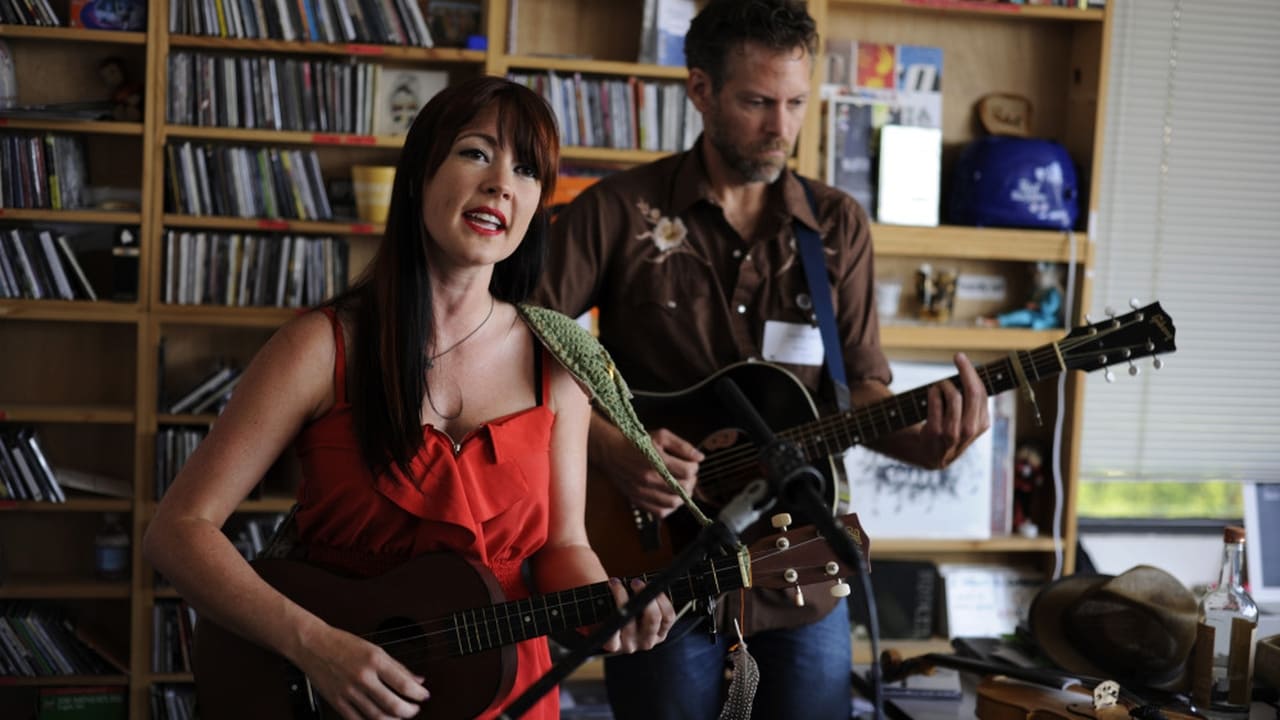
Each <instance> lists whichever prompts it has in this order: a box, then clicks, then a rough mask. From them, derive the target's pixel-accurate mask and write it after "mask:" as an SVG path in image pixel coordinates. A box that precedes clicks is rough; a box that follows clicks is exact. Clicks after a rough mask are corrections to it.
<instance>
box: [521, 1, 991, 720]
mask: <svg viewBox="0 0 1280 720" xmlns="http://www.w3.org/2000/svg"><path fill="white" fill-rule="evenodd" d="M816 48H817V35H816V31H815V27H814V22H813V19H812V18H811V17H810V16H809V15H808V13H807V12H806V10H805V8H804V4H803V3H802V2H798V1H794V0H747V1H743V0H724V1H720V0H713V1H712V2H711V3H709V4H708V5H707V7H706V8H705V9H704V10H702V11H701V12H700V13H699V14H698V16H697V17H696V18H695V19H694V21H693V23H692V25H691V27H690V30H689V34H688V35H687V36H686V45H685V54H686V58H687V63H688V66H689V77H688V80H687V85H686V89H687V93H688V96H689V98H690V100H691V101H692V103H693V105H694V106H695V107H696V108H697V109H698V111H699V112H700V113H701V115H702V119H703V127H704V131H703V134H702V136H701V137H700V138H699V139H698V140H697V142H696V143H695V144H694V146H693V147H692V149H690V150H688V151H687V152H684V153H678V154H675V155H672V156H669V157H666V158H663V159H661V160H658V161H655V162H652V163H649V164H647V165H643V166H640V167H636V168H632V169H630V170H627V171H625V172H620V173H617V174H615V175H612V176H610V177H607V178H605V179H603V180H601V181H600V182H598V183H596V184H595V185H593V186H592V187H591V188H589V189H587V190H586V191H584V193H583V194H581V195H579V196H578V198H577V199H576V200H575V201H574V202H573V203H572V204H571V205H569V206H568V207H567V208H566V209H564V210H563V211H562V212H561V213H560V215H559V216H558V217H557V219H556V221H555V223H554V225H553V229H552V235H553V238H552V242H550V243H549V251H550V260H549V265H548V272H546V273H545V274H544V275H543V280H542V285H541V287H540V289H539V292H538V293H537V294H536V295H535V300H541V301H543V302H545V303H546V304H547V305H549V306H550V307H552V308H555V309H557V310H560V311H562V312H565V313H567V314H570V315H575V314H580V313H582V312H584V311H586V310H588V309H589V308H592V307H596V308H598V310H599V335H600V340H601V341H602V343H603V344H604V345H605V347H606V348H607V349H608V350H609V352H610V353H611V354H612V356H613V358H614V359H615V360H616V362H617V363H618V369H619V370H620V371H621V372H622V374H623V376H624V377H626V378H627V381H628V382H629V383H630V385H631V386H632V387H633V388H637V389H642V390H647V391H656V392H672V391H676V390H681V389H683V388H689V387H692V386H695V385H696V384H698V383H699V382H700V381H702V380H704V379H706V378H708V377H709V376H711V375H712V374H714V373H716V372H717V371H719V370H722V369H723V368H726V367H728V366H731V365H733V364H735V363H739V362H743V361H748V360H760V359H764V360H769V361H771V362H773V363H776V364H778V365H780V366H782V367H784V368H785V369H786V370H788V371H790V372H791V373H792V374H793V375H794V376H795V377H796V378H798V379H799V381H800V382H802V383H803V385H804V386H805V388H807V390H808V392H809V393H812V394H813V395H814V396H815V397H817V398H818V399H819V402H820V404H822V405H823V406H824V412H828V411H830V410H831V409H832V406H833V400H834V391H833V389H832V382H831V381H830V379H829V377H828V376H827V374H826V373H825V371H824V367H823V345H822V341H821V339H820V335H819V329H818V327H817V325H816V324H815V320H814V313H813V309H814V303H813V301H812V297H811V295H810V290H809V287H808V285H807V284H806V279H805V274H804V271H803V268H802V263H801V259H800V257H799V255H798V252H797V243H796V235H795V231H794V224H795V223H799V224H801V225H803V226H807V227H808V228H811V229H812V230H813V231H816V232H817V233H818V235H819V237H820V238H821V243H822V249H823V254H824V256H825V265H826V268H825V269H826V276H827V280H828V282H829V283H830V291H831V295H832V299H833V301H834V304H835V325H836V331H837V335H838V337H839V342H840V345H841V347H840V355H841V357H842V358H843V364H844V372H845V375H846V376H847V377H848V379H849V390H850V396H851V399H852V404H853V406H854V407H857V406H859V405H864V404H867V403H870V402H873V401H875V400H879V399H882V398H886V397H889V396H890V395H891V393H890V392H889V390H888V383H889V381H890V373H889V367H888V362H887V361H886V359H885V356H884V354H883V352H882V351H881V348H880V342H879V326H878V323H877V319H876V311H875V300H874V278H875V272H874V268H873V253H872V246H871V238H870V221H869V219H868V217H867V213H866V211H865V210H864V209H863V208H862V207H860V206H859V205H858V204H857V203H856V202H855V201H854V200H853V199H852V198H850V197H849V196H848V195H846V194H844V193H842V192H840V191H839V190H836V189H834V188H831V187H829V186H827V185H824V184H822V183H819V182H816V181H813V180H801V179H800V178H799V177H798V176H797V175H796V174H795V173H793V172H792V171H791V170H790V169H788V167H787V159H788V158H789V157H791V155H792V151H793V149H794V146H795V141H796V136H797V134H798V133H799V131H800V127H801V125H802V122H803V118H804V115H805V113H806V107H807V105H808V103H809V101H810V98H811V87H810V77H811V75H812V69H813V58H814V53H815V50H816ZM805 184H807V185H808V188H809V190H811V191H812V203H811V202H810V201H809V199H808V198H807V195H806V193H807V190H806V187H805ZM955 363H956V367H957V369H958V370H959V377H960V381H961V382H960V383H959V386H958V387H957V386H956V385H953V384H951V383H939V384H938V385H936V386H934V387H933V388H932V389H930V391H929V393H928V410H927V414H926V416H925V417H926V420H925V421H924V422H923V423H920V424H918V425H915V426H912V427H909V428H906V429H904V430H901V431H900V432H896V433H894V434H892V435H889V436H887V437H884V438H882V439H881V440H880V441H878V442H876V443H874V444H873V448H874V449H876V450H878V451H881V452H884V453H886V454H889V455H892V456H894V457H896V458H899V459H902V460H905V461H908V462H911V463H914V464H917V465H920V466H922V467H927V468H940V467H944V466H946V465H947V464H949V463H951V462H952V461H953V460H955V458H956V457H957V456H958V455H959V454H960V453H961V452H963V451H964V449H965V448H966V447H968V445H969V444H970V443H971V442H972V441H973V440H974V438H976V437H977V436H978V435H980V434H981V433H982V432H984V431H985V430H986V429H987V428H988V426H989V424H990V420H989V418H988V414H987V400H986V398H987V393H986V392H985V391H984V389H983V387H982V384H981V381H980V380H979V377H978V375H977V374H976V372H975V371H974V368H973V366H972V365H971V364H970V362H969V360H968V359H967V358H966V357H965V356H964V355H962V354H958V355H956V357H955ZM642 419H643V420H644V421H645V424H646V426H648V427H649V428H650V429H651V434H652V437H653V440H654V443H655V444H656V445H657V447H658V448H659V450H660V452H661V453H662V455H663V458H664V460H665V461H666V464H667V467H668V468H669V469H670V470H671V473H672V474H673V475H674V476H675V477H676V478H677V479H678V480H679V481H680V482H681V483H682V484H683V485H684V486H685V487H686V488H687V489H690V490H694V491H695V492H696V490H697V487H698V483H699V469H700V468H699V463H700V461H702V460H703V458H704V454H703V451H702V449H700V448H699V447H697V446H696V445H695V443H698V442H700V441H702V440H703V438H698V437H688V436H684V437H682V436H681V434H680V433H678V432H675V431H673V429H672V427H671V426H670V425H669V424H666V423H660V422H659V421H655V419H654V418H649V417H644V416H643V413H642ZM766 420H768V418H766ZM726 422H731V419H726ZM779 429H781V428H775V430H779ZM589 462H590V464H591V465H592V468H593V471H594V472H595V473H596V475H597V476H603V477H607V478H608V481H606V482H611V484H612V485H611V487H613V488H616V492H618V493H620V494H621V495H622V496H623V497H624V498H625V499H626V500H627V501H628V502H629V503H630V504H631V505H632V506H634V508H636V509H637V510H640V511H643V512H647V513H649V514H650V515H652V516H655V517H658V518H663V517H666V516H668V515H670V514H671V513H672V512H673V511H674V510H676V509H677V508H678V507H679V505H680V499H679V497H678V496H677V495H676V494H674V493H673V492H672V491H671V489H670V488H669V487H667V485H666V484H665V482H664V481H663V480H662V479H661V478H660V477H659V475H658V474H657V473H656V472H653V471H652V470H651V469H650V468H648V467H646V465H645V463H644V461H643V459H642V458H641V457H640V456H639V454H637V453H635V452H633V451H632V450H631V449H630V448H629V447H627V445H626V442H625V441H624V439H623V438H622V436H621V435H619V434H618V433H617V432H616V431H615V430H614V429H612V428H611V427H609V426H608V424H607V423H604V422H601V421H600V419H599V418H596V419H595V420H593V423H592V428H591V434H590V441H589ZM599 497H600V493H599V490H598V489H597V488H589V490H588V509H587V515H588V517H589V518H591V517H592V516H593V515H596V514H597V513H598V512H599V507H600V506H599V503H598V502H597V498H599ZM627 530H628V528H627V527H625V526H623V527H616V528H615V529H614V530H613V531H612V532H613V533H625V532H626V531H627ZM592 542H593V545H595V544H596V543H597V537H596V536H593V537H592ZM606 565H608V561H607V560H606ZM609 570H610V572H618V570H617V569H614V568H609ZM743 597H745V598H747V601H746V602H745V606H744V602H743V601H742V600H741V599H740V598H739V597H737V596H735V595H733V594H730V595H729V596H727V597H726V598H725V601H724V602H723V603H721V607H720V611H721V612H720V614H719V623H720V630H721V631H722V632H721V633H720V636H719V639H718V644H708V642H707V640H706V637H705V636H704V635H703V634H702V633H694V634H690V633H688V626H689V625H691V624H692V623H694V622H697V621H698V619H696V618H685V619H683V620H681V621H680V622H678V623H677V626H676V628H674V629H673V630H672V632H671V634H670V636H669V638H668V640H667V642H665V643H664V644H662V645H660V646H658V647H657V648H655V649H654V650H652V651H648V652H643V653H637V654H635V655H630V656H627V657H625V658H609V659H608V660H607V662H606V683H607V685H608V689H609V695H610V702H611V704H612V705H613V710H614V713H615V715H616V716H617V717H618V718H623V719H625V718H631V717H635V718H648V717H681V718H714V717H716V716H718V715H719V712H720V708H721V705H722V704H723V702H724V701H723V696H722V694H721V685H722V672H721V667H722V665H721V662H720V661H721V660H722V659H723V657H724V654H725V651H726V650H727V648H728V645H729V644H730V643H731V642H732V641H733V640H736V635H734V634H733V632H732V627H733V624H732V620H733V619H739V620H741V621H742V622H744V623H745V628H744V632H745V633H746V634H747V642H748V644H749V645H750V647H751V651H752V654H753V655H754V656H755V658H756V660H757V661H758V663H759V666H760V686H759V689H758V691H757V693H756V698H755V705H754V710H755V713H754V714H755V716H756V717H768V718H772V717H813V718H835V717H841V718H843V717H847V715H848V708H849V705H848V704H849V694H850V681H849V658H850V641H849V621H848V613H847V609H846V606H845V603H844V601H843V600H836V599H834V598H831V597H828V596H827V595H826V593H809V594H808V595H807V599H808V602H807V603H806V605H805V606H804V607H797V606H796V604H795V601H794V597H793V595H790V594H787V593H784V592H779V591H766V590H751V591H747V592H746V593H745V594H744V596H743ZM833 608H838V609H837V610H836V611H835V612H832V610H833ZM726 630H727V631H728V632H723V631H726Z"/></svg>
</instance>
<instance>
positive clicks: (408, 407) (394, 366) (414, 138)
mask: <svg viewBox="0 0 1280 720" xmlns="http://www.w3.org/2000/svg"><path fill="white" fill-rule="evenodd" d="M489 108H496V109H497V118H498V137H499V140H500V141H502V142H507V143H511V144H512V146H513V148H514V150H515V154H516V157H518V158H520V161H521V162H524V163H528V164H529V165H531V166H533V167H534V168H535V169H536V171H537V174H538V179H539V180H540V181H541V184H542V197H541V198H540V200H539V204H538V210H537V211H536V212H535V214H534V217H533V219H532V221H531V222H530V223H529V230H528V232H527V233H526V234H525V236H524V239H523V240H522V241H521V242H520V245H519V246H518V247H517V248H516V250H515V252H513V253H512V254H511V256H510V257H508V258H506V259H505V260H503V261H501V262H499V263H498V264H497V265H495V266H494V271H493V278H492V280H491V281H490V283H489V290H490V292H492V293H493V295H494V297H496V298H497V299H499V300H503V301H506V302H512V303H515V302H521V301H523V300H524V299H525V298H526V297H528V295H529V293H531V292H532V291H533V288H534V286H535V285H536V283H537V281H538V276H539V275H540V274H541V272H542V262H543V256H544V254H545V252H546V237H547V231H548V225H547V218H546V201H547V199H548V198H549V197H551V194H552V192H553V191H554V189H555V180H556V172H557V166H558V163H559V153H560V140H559V135H558V133H557V131H556V122H555V117H554V116H553V115H552V113H551V110H550V108H549V107H548V106H547V104H546V102H545V101H543V99H542V98H541V97H539V96H538V95H537V94H536V93H534V92H533V91H532V90H530V89H528V88H526V87H524V86H522V85H518V84H516V83H513V82H511V81H509V80H506V79H503V78H499V77H492V76H483V77H478V78H473V79H470V80H467V81H464V82H460V83H457V84H454V85H451V86H450V87H448V88H446V89H444V90H442V91H441V92H440V93H438V94H437V95H436V96H435V97H433V98H432V99H431V100H430V102H428V103H427V104H426V106H425V107H424V108H423V109H422V111H421V112H420V113H419V114H418V117H417V119H415V120H414V122H413V126H412V127H410V128H409V134H408V136H407V137H406V138H405V143H404V149H403V150H402V151H401V153H400V160H399V162H398V163H397V165H396V177H395V182H394V184H393V185H392V189H391V206H390V209H389V211H388V214H387V224H386V230H385V233H384V235H383V238H382V244H381V246H380V247H379V248H378V252H377V254H376V255H375V256H374V258H373V261H372V262H371V263H370V265H369V268H368V269H367V270H366V271H365V273H364V275H363V276H362V277H361V279H360V280H359V281H358V282H357V283H356V284H355V286H353V287H352V288H351V290H349V291H348V292H347V293H345V294H344V295H343V296H342V297H339V298H337V299H335V300H334V305H335V306H336V307H338V308H342V309H350V310H351V311H352V313H353V316H354V319H355V331H354V333H353V337H354V341H353V342H352V348H351V350H352V351H351V353H350V356H351V358H352V360H353V363H352V365H353V368H352V369H353V378H352V380H353V381H352V383H351V384H350V387H351V388H352V390H354V392H352V393H351V403H352V415H353V419H354V421H355V422H354V424H355V432H356V437H357V440H358V442H359V445H360V450H361V452H362V453H363V455H364V457H365V461H366V462H367V463H368V465H369V467H370V468H371V469H373V470H374V471H378V470H383V469H387V468H389V467H390V466H391V465H392V464H393V463H394V464H395V465H398V466H400V468H401V469H402V470H405V471H406V472H407V470H408V466H409V460H410V458H412V457H413V456H414V455H415V454H416V453H417V452H418V451H419V450H420V449H421V448H422V443H423V436H422V431H421V428H422V420H421V411H422V398H423V395H424V394H425V392H426V387H427V384H426V378H427V375H426V374H427V343H428V342H429V341H430V339H431V337H432V331H433V327H432V322H431V318H432V307H431V280H430V276H429V274H428V273H427V264H428V261H427V254H426V245H427V243H428V242H430V238H429V237H427V235H426V232H427V231H426V227H425V226H424V223H423V220H422V200H423V198H422V192H423V185H424V184H425V182H426V180H427V179H428V178H430V177H431V176H433V175H434V174H435V172H436V171H437V170H438V169H439V168H440V166H441V164H443V163H444V161H445V158H446V157H447V156H448V153H449V152H450V150H451V147H452V145H453V141H454V140H455V139H456V138H457V136H458V133H459V132H460V131H461V130H462V128H464V127H465V126H466V125H467V124H468V123H470V122H471V121H472V120H474V119H475V118H476V116H478V115H479V114H480V113H481V112H482V111H484V110H487V109H489Z"/></svg>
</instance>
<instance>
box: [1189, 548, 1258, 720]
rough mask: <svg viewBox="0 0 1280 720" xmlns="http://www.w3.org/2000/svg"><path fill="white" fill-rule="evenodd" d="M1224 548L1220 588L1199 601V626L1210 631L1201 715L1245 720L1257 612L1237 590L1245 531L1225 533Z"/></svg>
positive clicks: (1214, 589) (1247, 708)
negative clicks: (1208, 679)
mask: <svg viewBox="0 0 1280 720" xmlns="http://www.w3.org/2000/svg"><path fill="white" fill-rule="evenodd" d="M1222 543H1223V546H1222V568H1221V569H1220V570H1219V571H1218V583H1217V585H1214V586H1212V587H1211V588H1210V590H1209V591H1208V592H1206V593H1205V595H1204V597H1203V598H1201V599H1200V622H1202V623H1204V624H1205V625H1208V626H1209V627H1210V628H1212V629H1213V673H1212V686H1211V687H1210V691H1209V707H1207V708H1201V709H1202V710H1204V711H1206V714H1207V715H1209V716H1211V717H1216V718H1245V717H1248V715H1249V702H1250V688H1251V682H1250V681H1251V679H1252V677H1253V642H1254V633H1255V631H1256V629H1257V624H1258V606H1257V604H1255V603H1254V602H1253V598H1251V597H1249V593H1248V592H1246V591H1245V589H1244V586H1243V585H1242V584H1241V578H1240V575H1241V567H1242V565H1243V563H1244V528H1242V527H1236V526H1227V527H1226V528H1224V529H1223V533H1222ZM1233 651H1234V652H1233Z"/></svg>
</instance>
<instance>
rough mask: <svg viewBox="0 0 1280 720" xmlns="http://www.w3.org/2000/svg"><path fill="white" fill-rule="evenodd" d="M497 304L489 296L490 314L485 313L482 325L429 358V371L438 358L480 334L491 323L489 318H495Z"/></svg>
mask: <svg viewBox="0 0 1280 720" xmlns="http://www.w3.org/2000/svg"><path fill="white" fill-rule="evenodd" d="M496 304H497V302H496V300H495V298H494V297H493V296H492V295H490V296H489V312H488V313H485V316H484V319H483V320H481V321H480V324H479V325H477V326H475V328H474V329H473V330H472V331H471V332H469V333H467V334H466V335H463V336H462V339H461V340H458V341H457V342H455V343H454V344H452V345H450V346H449V347H447V348H445V349H443V350H441V351H440V352H438V353H436V354H434V355H430V356H428V357H427V369H428V370H430V369H431V368H432V367H434V366H435V364H436V358H438V357H440V356H441V355H444V354H445V353H449V352H453V351H454V350H455V349H457V347H458V346H459V345H461V344H462V343H464V342H466V341H468V340H470V339H471V336H472V335H475V334H476V333H478V332H480V328H482V327H484V324H485V323H487V322H489V318H491V317H493V307H494V305H496Z"/></svg>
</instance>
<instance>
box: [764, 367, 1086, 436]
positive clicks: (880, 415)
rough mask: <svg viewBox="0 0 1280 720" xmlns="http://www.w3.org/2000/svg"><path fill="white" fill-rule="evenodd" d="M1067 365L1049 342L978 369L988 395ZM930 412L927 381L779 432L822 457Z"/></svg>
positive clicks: (1049, 374) (954, 377)
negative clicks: (920, 385)
mask: <svg viewBox="0 0 1280 720" xmlns="http://www.w3.org/2000/svg"><path fill="white" fill-rule="evenodd" d="M1064 368H1065V363H1064V362H1063V359H1062V356H1061V354H1060V352H1059V350H1058V344H1057V343H1050V344H1049V345H1043V346H1041V347H1038V348H1036V349H1034V350H1024V351H1018V352H1014V353H1011V354H1010V356H1009V357H1007V358H1004V359H1001V360H997V361H995V362H992V363H988V364H986V365H982V366H979V367H977V368H975V369H976V370H977V373H978V378H979V379H980V380H981V381H982V385H983V387H984V388H986V391H987V395H988V396H991V395H998V394H1000V393H1002V392H1004V391H1006V390H1012V389H1014V388H1017V387H1020V386H1022V385H1025V384H1027V383H1030V382H1036V381H1038V380H1042V379H1044V378H1049V377H1053V376H1055V375H1057V374H1059V373H1061V372H1062V371H1063V370H1064ZM947 380H948V381H949V382H950V383H951V384H953V385H955V386H956V387H960V376H959V375H952V376H951V377H950V378H947ZM928 412H929V386H928V385H925V386H924V387H918V388H915V389H914V390H909V391H907V392H904V393H902V394H899V395H894V396H893V397H888V398H885V399H883V400H879V401H877V402H874V403H871V404H870V405H865V406H862V407H858V408H854V409H852V410H849V411H846V412H843V413H840V414H837V415H830V416H827V417H824V418H820V419H818V420H814V421H813V422H810V423H805V424H803V425H799V426H796V427H793V428H790V429H789V430H784V431H782V432H780V433H778V434H779V435H781V436H782V437H784V438H786V439H788V440H791V441H793V442H795V443H796V444H798V445H800V447H801V448H802V449H803V451H804V453H805V455H806V456H807V457H808V459H810V460H818V459H821V458H825V457H828V456H831V455H836V454H838V453H841V452H843V451H844V450H845V449H846V448H850V447H853V446H854V445H864V444H866V443H868V442H871V441H873V440H876V439H878V438H881V437H884V436H885V435H890V434H893V433H895V432H897V431H899V430H902V429H904V428H908V427H911V426H912V425H915V424H916V423H919V422H923V421H924V420H925V419H926V418H927V417H928Z"/></svg>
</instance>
